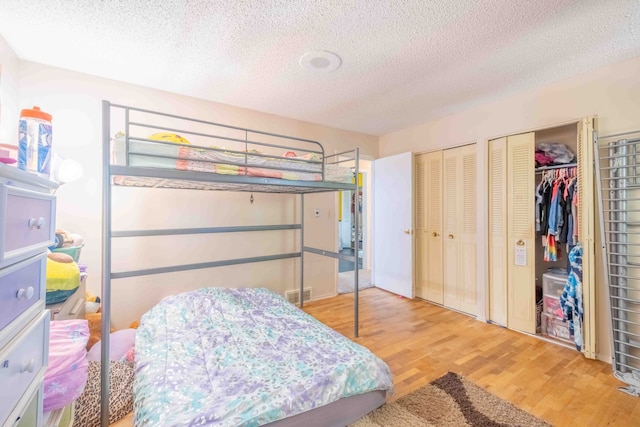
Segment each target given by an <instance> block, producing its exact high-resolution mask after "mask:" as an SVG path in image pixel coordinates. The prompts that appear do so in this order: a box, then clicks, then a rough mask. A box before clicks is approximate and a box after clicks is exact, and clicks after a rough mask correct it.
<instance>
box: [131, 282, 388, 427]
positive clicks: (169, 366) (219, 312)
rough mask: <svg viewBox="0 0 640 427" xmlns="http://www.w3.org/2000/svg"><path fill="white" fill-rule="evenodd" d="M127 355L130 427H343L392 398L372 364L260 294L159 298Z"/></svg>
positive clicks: (213, 291) (383, 369)
mask: <svg viewBox="0 0 640 427" xmlns="http://www.w3.org/2000/svg"><path fill="white" fill-rule="evenodd" d="M135 348H136V355H135V372H136V376H135V381H134V419H135V425H136V426H142V425H149V426H192V425H216V426H259V425H269V426H274V427H275V426H277V427H283V426H298V425H305V426H307V427H309V426H314V425H315V426H344V425H347V424H349V423H351V422H352V421H355V420H356V419H358V418H360V417H361V416H363V415H364V414H366V413H368V412H370V411H372V410H373V409H375V408H377V407H378V406H380V405H382V404H383V403H384V401H385V398H386V394H387V393H389V392H392V389H393V381H392V377H391V373H390V370H389V367H388V366H387V365H386V364H385V363H384V362H383V361H382V360H381V359H380V358H378V357H377V356H375V355H374V354H373V353H371V352H370V351H369V350H367V349H366V348H364V347H362V346H360V345H358V344H356V343H354V342H352V341H351V340H349V339H347V338H346V337H344V336H342V335H341V334H340V333H338V332H336V331H334V330H333V329H331V328H329V327H327V326H326V325H324V324H322V323H321V322H319V321H317V320H316V319H314V318H313V317H311V316H310V315H308V314H306V313H305V312H303V311H302V310H300V309H299V308H297V307H295V306H294V305H292V304H290V303H288V302H287V301H286V300H285V299H284V298H282V297H281V296H279V295H277V294H275V293H273V292H272V291H269V290H267V289H263V288H256V289H251V288H239V289H228V288H204V289H199V290H196V291H192V292H186V293H182V294H178V295H175V296H171V297H167V298H165V299H163V300H162V301H161V302H160V303H159V304H158V305H156V306H155V307H154V308H152V309H151V310H150V311H149V312H147V313H146V314H145V315H144V316H143V317H142V319H141V322H140V327H139V329H138V331H137V334H136V345H135Z"/></svg>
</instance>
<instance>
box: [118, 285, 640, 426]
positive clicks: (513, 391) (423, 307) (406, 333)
mask: <svg viewBox="0 0 640 427" xmlns="http://www.w3.org/2000/svg"><path fill="white" fill-rule="evenodd" d="M305 311H306V312H308V313H309V314H311V315H313V316H315V317H316V318H317V319H319V320H321V321H322V322H324V323H326V324H327V325H329V326H330V327H332V328H334V329H336V330H337V331H339V332H341V333H342V334H344V335H346V336H347V337H349V338H352V339H353V340H354V341H355V342H357V343H359V344H361V345H363V346H365V347H367V348H369V349H370V350H371V351H372V352H374V353H375V354H377V355H378V356H379V357H381V358H382V359H384V360H385V361H386V362H387V363H388V364H389V366H390V368H391V370H392V371H393V374H394V386H395V394H394V396H392V397H391V398H390V399H389V400H390V401H393V400H395V399H397V398H399V397H402V396H404V395H405V394H407V393H409V392H411V391H412V390H415V389H417V388H419V387H420V386H422V385H424V384H426V383H428V382H429V381H431V380H433V379H435V378H438V377H439V376H441V375H443V374H445V373H446V372H447V371H453V372H457V373H459V374H461V375H464V376H465V377H467V378H468V379H470V380H472V381H474V382H475V383H476V384H478V385H479V386H481V387H484V388H485V389H487V390H489V391H491V392H492V393H494V394H495V395H497V396H500V397H502V398H503V399H506V400H509V401H510V402H512V403H514V404H516V405H517V406H519V407H520V408H522V409H524V410H526V411H528V412H530V413H532V414H534V415H537V416H539V417H541V418H543V419H545V420H546V421H548V422H550V423H552V424H554V425H556V426H559V427H561V426H571V427H574V426H640V398H636V397H632V396H629V395H627V394H625V393H622V392H620V391H618V390H617V387H618V386H620V385H622V383H620V382H619V381H618V380H616V379H615V378H614V377H613V375H612V372H611V366H610V365H608V364H606V363H603V362H599V361H593V360H587V359H585V358H584V357H583V356H582V354H580V353H578V352H577V351H574V350H571V349H568V348H565V347H562V346H558V345H555V344H553V343H549V342H546V341H543V340H540V339H537V338H535V337H531V336H528V335H525V334H521V333H518V332H514V331H510V330H508V329H505V328H501V327H499V326H495V325H489V324H486V323H482V322H479V321H477V320H475V319H474V318H471V317H468V316H465V315H463V314H460V313H456V312H454V311H451V310H447V309H444V308H442V307H439V306H436V305H432V304H429V303H426V302H424V301H420V300H408V299H405V298H401V297H398V296H396V295H394V294H391V293H388V292H385V291H383V290H380V289H377V288H370V289H365V290H362V291H360V337H359V338H354V335H353V294H344V295H339V296H337V297H334V298H329V299H326V300H322V301H314V302H311V303H307V304H305ZM115 425H117V426H118V427H125V426H126V427H130V426H132V425H133V423H132V419H131V418H130V417H128V418H125V419H124V420H121V421H120V422H118V423H116V424H115Z"/></svg>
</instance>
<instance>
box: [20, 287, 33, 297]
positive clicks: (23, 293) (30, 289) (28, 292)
mask: <svg viewBox="0 0 640 427" xmlns="http://www.w3.org/2000/svg"><path fill="white" fill-rule="evenodd" d="M35 293H36V290H35V289H34V288H33V286H29V287H28V288H26V289H25V288H20V289H18V292H16V298H17V299H21V298H24V299H31V298H33V295H34V294H35Z"/></svg>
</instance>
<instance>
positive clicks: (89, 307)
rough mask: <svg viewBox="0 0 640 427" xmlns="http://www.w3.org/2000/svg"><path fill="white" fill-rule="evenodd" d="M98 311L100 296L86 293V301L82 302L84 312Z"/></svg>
mask: <svg viewBox="0 0 640 427" xmlns="http://www.w3.org/2000/svg"><path fill="white" fill-rule="evenodd" d="M98 311H100V297H99V296H96V295H91V294H90V293H89V292H87V293H86V302H85V303H84V312H85V313H97V312H98Z"/></svg>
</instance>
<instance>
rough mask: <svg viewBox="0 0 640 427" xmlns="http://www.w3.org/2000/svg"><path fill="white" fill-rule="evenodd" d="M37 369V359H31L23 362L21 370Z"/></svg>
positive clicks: (30, 371)
mask: <svg viewBox="0 0 640 427" xmlns="http://www.w3.org/2000/svg"><path fill="white" fill-rule="evenodd" d="M35 369H36V360H35V359H29V360H28V361H27V362H22V366H21V367H20V372H29V373H32V372H33V371H34V370H35Z"/></svg>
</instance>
